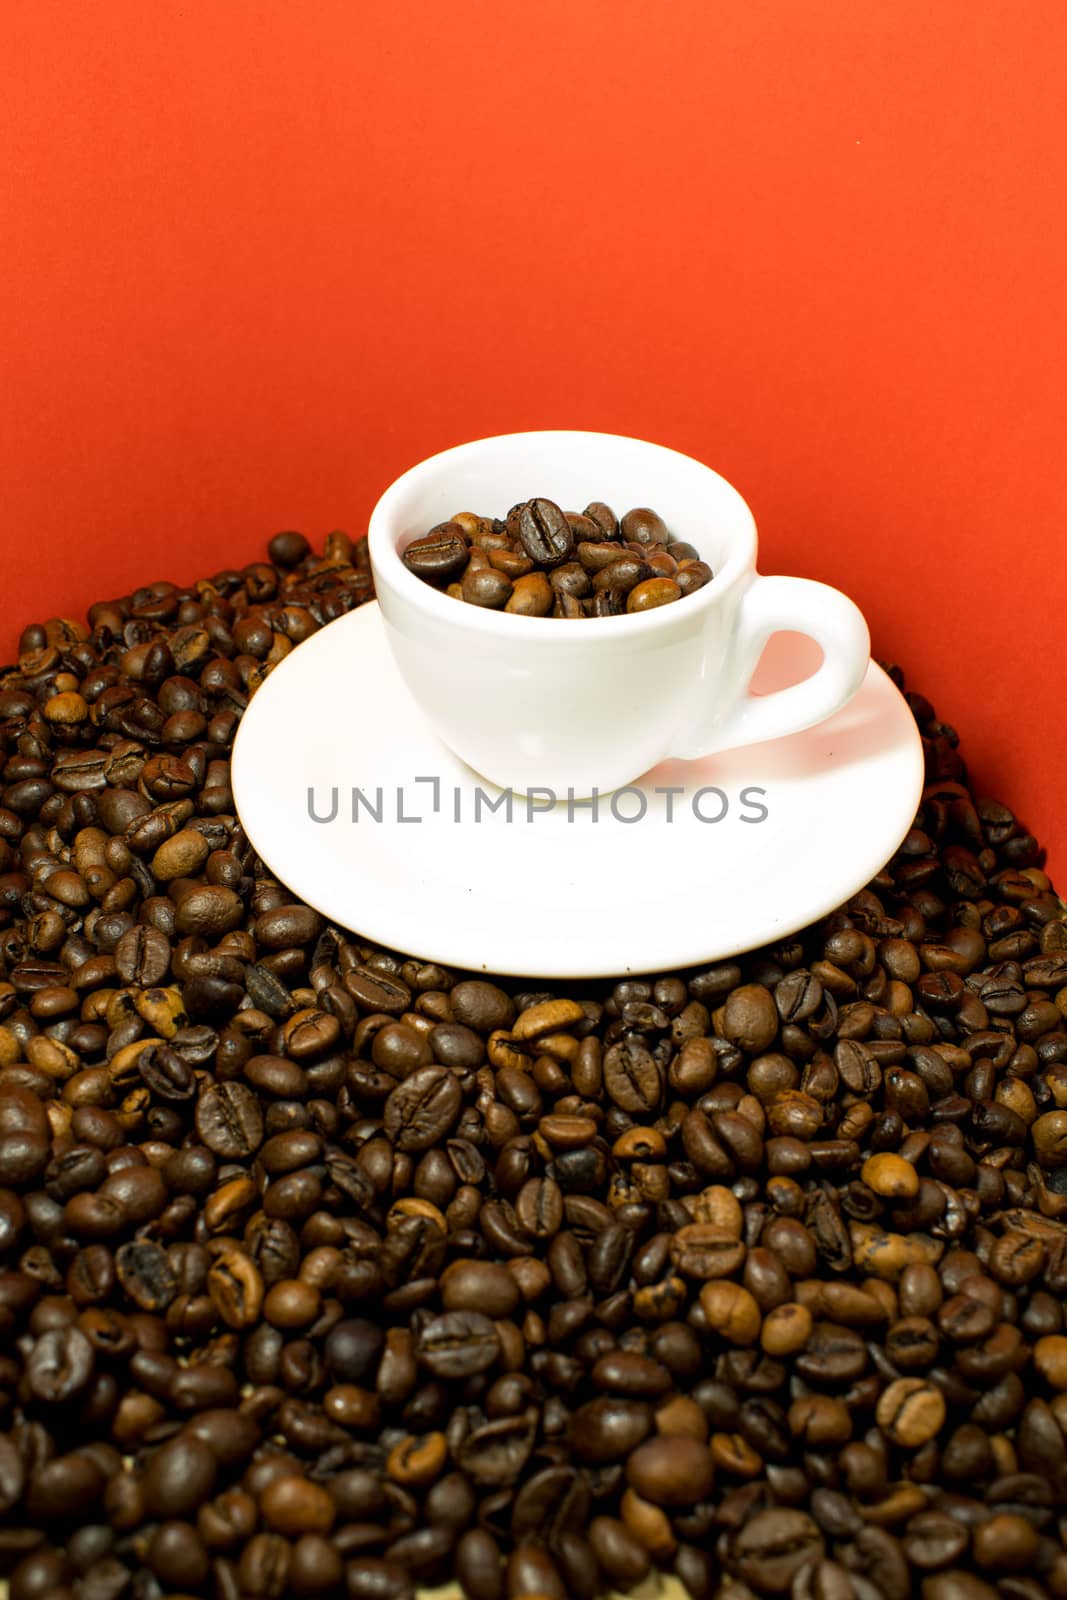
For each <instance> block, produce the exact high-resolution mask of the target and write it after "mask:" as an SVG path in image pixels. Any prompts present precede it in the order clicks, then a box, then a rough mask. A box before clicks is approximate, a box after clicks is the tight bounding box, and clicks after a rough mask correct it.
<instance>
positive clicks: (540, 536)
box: [403, 499, 712, 617]
mask: <svg viewBox="0 0 1067 1600" xmlns="http://www.w3.org/2000/svg"><path fill="white" fill-rule="evenodd" d="M403 561H404V564H405V566H406V567H408V568H409V570H410V571H412V572H414V573H415V574H416V576H417V577H419V578H424V579H425V580H426V582H427V583H432V584H434V585H435V586H436V587H437V588H442V587H443V588H444V589H445V592H446V593H447V594H450V595H452V597H453V598H454V599H456V600H466V601H467V603H468V604H469V605H473V606H485V607H487V608H488V609H489V610H491V611H510V612H511V613H512V615H514V616H520V617H618V616H622V615H624V614H625V613H627V612H635V611H651V610H653V609H654V608H655V607H656V606H665V605H670V604H671V603H672V601H675V600H684V598H685V596H686V595H687V594H693V593H695V591H696V590H697V589H702V588H703V587H704V585H705V584H706V583H709V582H710V581H711V578H712V571H711V568H710V567H709V566H708V564H707V562H706V561H701V559H700V557H699V555H698V553H697V551H696V549H695V547H694V546H693V545H691V544H686V543H684V542H682V541H681V540H677V539H672V538H671V535H670V531H669V529H668V528H667V525H666V523H665V522H664V521H663V518H662V517H660V516H658V515H657V513H656V512H655V511H651V510H649V509H648V507H647V506H638V507H635V508H634V510H633V511H627V512H626V514H625V516H624V517H623V518H622V520H621V521H620V520H619V519H618V518H617V517H616V515H615V513H614V511H612V509H611V507H610V506H606V505H605V504H604V503H603V501H600V500H595V501H593V503H592V504H591V505H588V506H586V508H585V510H584V511H581V512H579V511H561V510H560V508H559V506H557V505H556V504H555V502H554V501H552V500H544V499H534V500H524V501H522V502H521V503H520V504H519V505H516V506H512V508H511V510H510V511H509V512H508V514H507V517H506V518H504V519H503V520H500V519H493V518H490V517H479V516H476V515H475V514H474V513H473V512H472V511H458V512H457V513H456V515H455V516H454V517H452V518H451V519H450V520H449V521H448V522H439V523H438V524H437V526H436V527H435V528H431V529H430V531H429V533H428V534H426V535H425V536H424V537H423V538H421V539H416V540H414V541H413V542H412V543H411V544H409V545H408V546H407V548H406V549H405V550H404V552H403Z"/></svg>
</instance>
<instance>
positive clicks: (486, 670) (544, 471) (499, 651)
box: [369, 432, 869, 794]
mask: <svg viewBox="0 0 1067 1600" xmlns="http://www.w3.org/2000/svg"><path fill="white" fill-rule="evenodd" d="M531 495H546V496H547V497H548V498H550V499H553V500H555V501H557V502H558V503H559V504H560V505H562V506H563V507H564V508H565V509H567V510H576V509H581V507H582V506H584V505H586V504H587V503H588V502H589V501H590V500H593V499H598V500H606V501H608V503H609V504H611V505H612V506H613V507H614V509H615V510H616V512H617V513H618V514H620V515H621V514H622V512H624V511H625V510H627V509H629V508H630V507H631V506H636V505H650V506H653V507H654V508H655V509H656V510H657V511H658V512H659V513H660V515H661V516H662V517H663V518H664V520H665V521H666V523H667V526H668V527H669V528H670V530H671V532H672V534H673V535H674V537H675V538H676V539H682V540H686V541H688V542H689V543H690V544H692V545H694V546H695V547H696V549H697V550H698V551H699V552H700V554H701V556H702V557H703V559H704V560H705V561H707V562H708V563H709V565H710V566H711V568H712V571H713V572H714V574H715V576H714V579H713V581H712V582H711V583H709V584H708V585H707V586H706V587H705V588H703V589H700V590H698V591H697V593H696V594H694V595H689V596H687V597H686V598H685V599H684V600H680V601H676V602H675V603H674V604H672V605H667V606H661V607H659V608H658V609H657V610H654V611H646V612H643V613H639V614H635V615H629V616H622V617H601V618H589V619H585V620H579V621H564V620H562V619H559V618H551V617H519V616H512V615H509V614H505V613H503V612H497V611H489V610H484V609H482V608H480V607H478V606H473V605H467V604H464V603H463V602H461V601H457V600H455V599H452V598H451V597H450V596H448V595H446V594H443V593H441V592H439V591H438V590H437V589H435V588H433V587H432V586H431V585H430V584H428V583H426V582H424V581H423V580H422V579H421V578H418V577H416V576H415V575H414V573H412V572H410V571H409V570H408V569H407V568H406V567H405V566H404V563H403V561H402V560H401V553H402V551H403V550H404V548H405V547H406V546H407V545H408V544H409V543H410V542H411V541H412V540H413V539H416V538H419V537H420V536H421V535H423V534H425V533H427V532H429V530H430V529H431V528H432V527H433V526H434V525H435V524H436V523H438V522H441V521H443V520H445V519H446V518H447V517H448V516H450V515H452V514H454V513H456V512H457V511H461V510H469V511H476V512H480V513H482V514H484V515H503V514H504V513H505V512H506V511H507V509H508V507H509V506H511V505H513V504H515V503H516V502H517V501H519V500H521V499H523V498H528V497H530V496H531ZM369 538H370V555H371V562H372V565H373V568H374V577H375V587H376V591H377V595H378V600H379V603H380V605H381V608H382V614H383V616H384V618H385V622H386V629H387V634H388V638H389V643H390V646H391V648H392V651H393V654H394V655H395V657H396V661H397V665H398V666H399V668H400V671H401V674H402V676H403V678H404V680H405V682H406V683H407V685H408V688H409V689H410V690H411V692H412V694H413V696H414V697H415V699H416V700H417V701H418V703H419V705H420V706H421V707H422V709H423V711H424V712H425V713H426V716H427V717H428V718H429V720H430V722H431V723H432V725H433V727H434V729H435V730H436V732H437V733H438V734H439V735H440V737H441V738H442V739H443V740H444V741H445V743H446V744H447V745H448V746H449V747H450V748H451V749H452V750H454V751H455V752H456V754H457V755H459V756H460V757H461V758H462V759H463V760H464V761H466V762H467V763H468V764H469V765H470V766H472V767H473V768H474V769H475V771H476V772H479V773H481V774H483V775H484V776H485V777H487V778H489V779H490V780H491V781H492V782H494V783H497V784H500V785H501V786H503V787H510V788H512V789H515V790H519V791H523V790H526V789H528V788H530V787H533V786H539V785H548V786H550V787H552V788H555V789H560V790H563V789H566V788H568V787H573V788H574V789H575V790H576V792H578V793H582V794H587V793H589V792H590V791H591V790H592V789H593V788H599V789H601V790H609V789H613V788H615V787H616V786H617V785H619V784H624V783H628V782H629V781H630V780H631V779H632V778H634V777H635V776H637V775H638V774H639V773H642V772H646V771H647V770H648V769H649V768H650V767H652V766H654V765H655V764H656V763H657V762H658V761H662V760H664V759H665V758H667V757H670V756H682V757H687V758H690V757H697V756H703V755H708V754H711V753H712V752H714V751H717V750H724V749H731V748H736V747H738V746H740V745H747V744H753V743H757V742H762V741H764V740H767V739H773V738H778V737H780V736H782V735H784V734H789V733H793V732H795V731H797V730H798V729H801V728H806V727H810V726H812V725H813V724H815V723H817V722H820V721H822V720H824V719H825V718H826V717H828V716H830V715H832V713H833V712H834V711H836V710H838V709H839V707H841V706H842V705H844V704H845V703H846V701H847V700H848V699H849V698H850V697H851V696H852V695H853V694H854V693H855V692H856V690H857V689H858V688H859V686H860V684H861V683H862V682H863V678H864V674H865V672H866V670H867V660H868V651H869V641H868V635H867V627H866V624H865V622H864V620H863V617H862V615H861V613H860V612H859V611H858V610H857V608H856V607H855V606H854V605H853V603H852V602H851V601H850V600H848V599H847V598H846V597H845V596H844V595H842V594H840V593H839V592H838V590H836V589H832V588H829V587H828V586H827V585H826V584H821V583H813V582H810V581H809V580H807V579H801V578H785V577H771V578H765V577H761V576H760V575H759V574H758V573H757V572H756V525H755V523H754V521H753V518H752V513H751V511H750V510H749V508H748V506H747V505H746V504H745V502H744V500H743V499H742V498H741V496H740V495H739V494H738V492H737V490H736V489H734V488H733V487H732V486H731V485H730V484H729V483H727V482H726V480H725V479H724V478H722V477H720V476H719V474H718V473H717V472H713V471H712V470H711V468H710V467H706V466H704V465H703V464H702V463H701V462H699V461H695V460H693V459H692V458H691V457H690V456H684V455H681V454H679V453H678V451H676V450H668V449H665V448H664V447H663V446H661V445H656V444H649V443H647V442H645V441H644V440H640V439H627V438H623V437H620V436H618V435H616V434H607V433H580V432H545V433H517V434H504V435H501V436H499V437H497V438H492V439H479V440H475V441H474V442H472V443H470V444H465V445H460V446H458V447H457V448H456V449H453V450H446V451H444V452H443V453H442V454H440V455H436V456H431V457H430V458H429V459H428V460H426V461H423V462H420V463H419V465H418V466H416V467H413V468H412V469H411V470H410V471H409V472H406V473H404V474H403V476H402V477H400V478H398V479H397V480H396V482H395V483H393V484H392V485H391V486H390V488H389V489H387V490H386V492H385V494H384V495H383V496H382V498H381V499H380V500H379V502H378V504H377V506H376V507H375V508H374V511H373V513H372V515H371V520H370V534H369ZM779 629H792V630H795V631H797V632H802V633H806V634H809V635H810V636H811V637H812V638H814V639H815V640H816V641H817V643H818V644H819V645H820V646H821V648H822V651H823V661H822V663H821V665H820V667H819V668H818V670H817V671H816V672H815V673H814V674H813V675H812V676H811V677H810V678H809V679H808V680H807V681H806V682H804V683H802V684H797V685H794V686H792V687H790V688H788V689H785V690H783V691H782V692H781V693H780V694H777V695H773V696H767V697H765V698H763V699H762V700H760V699H758V698H756V697H754V696H752V695H750V694H749V693H748V687H749V682H750V679H751V677H752V672H753V670H754V668H755V665H756V663H757V661H758V660H759V657H760V654H761V652H762V650H763V647H764V645H765V644H766V642H767V640H768V638H769V637H770V636H771V634H773V633H774V632H775V631H777V630H779Z"/></svg>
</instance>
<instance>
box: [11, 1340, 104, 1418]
mask: <svg viewBox="0 0 1067 1600" xmlns="http://www.w3.org/2000/svg"><path fill="white" fill-rule="evenodd" d="M92 1370H93V1347H92V1345H91V1344H90V1343H89V1340H88V1339H87V1338H86V1337H85V1335H84V1333H82V1332H81V1331H80V1330H79V1329H78V1328H75V1327H71V1326H67V1327H58V1328H51V1329H49V1330H48V1332H46V1333H42V1334H41V1336H40V1338H39V1339H37V1340H35V1342H34V1345H33V1349H32V1351H31V1353H30V1356H29V1359H28V1361H27V1363H26V1382H27V1386H28V1388H29V1391H30V1393H31V1395H33V1397H34V1399H36V1400H39V1401H40V1402H41V1403H42V1404H43V1405H47V1406H55V1405H65V1404H66V1403H67V1402H68V1401H69V1400H71V1399H72V1398H73V1397H74V1396H75V1395H76V1394H78V1392H79V1391H80V1390H82V1389H84V1388H85V1386H86V1384H87V1383H88V1382H89V1378H90V1375H91V1374H92Z"/></svg>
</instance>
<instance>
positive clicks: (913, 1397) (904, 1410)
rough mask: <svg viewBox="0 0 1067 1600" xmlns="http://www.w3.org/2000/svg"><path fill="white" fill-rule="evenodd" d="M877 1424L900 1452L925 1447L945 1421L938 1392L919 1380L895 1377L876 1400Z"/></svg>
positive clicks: (942, 1402) (943, 1400)
mask: <svg viewBox="0 0 1067 1600" xmlns="http://www.w3.org/2000/svg"><path fill="white" fill-rule="evenodd" d="M876 1415H877V1418H878V1425H879V1427H880V1428H882V1430H883V1431H884V1432H885V1434H886V1437H887V1438H889V1439H891V1440H892V1441H893V1443H894V1444H899V1445H901V1446H902V1447H903V1448H904V1449H907V1450H914V1449H917V1448H918V1447H919V1445H923V1444H926V1442H927V1440H929V1439H932V1438H933V1437H934V1436H935V1434H936V1433H937V1432H938V1431H939V1429H940V1428H941V1426H942V1425H943V1423H944V1420H945V1399H944V1396H943V1395H942V1394H941V1392H940V1390H938V1389H935V1388H934V1387H933V1385H932V1384H929V1383H925V1382H924V1381H923V1380H922V1379H921V1378H898V1379H897V1380H896V1382H895V1383H891V1384H890V1385H889V1387H888V1388H887V1389H886V1390H885V1391H884V1392H883V1394H882V1395H881V1398H880V1399H879V1401H878V1408H877V1413H876Z"/></svg>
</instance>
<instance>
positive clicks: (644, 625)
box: [367, 428, 757, 649]
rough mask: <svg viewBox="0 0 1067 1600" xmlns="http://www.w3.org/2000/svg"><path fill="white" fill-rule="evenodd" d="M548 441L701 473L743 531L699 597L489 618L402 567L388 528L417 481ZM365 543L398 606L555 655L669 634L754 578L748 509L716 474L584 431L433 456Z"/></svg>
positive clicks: (551, 432) (691, 461)
mask: <svg viewBox="0 0 1067 1600" xmlns="http://www.w3.org/2000/svg"><path fill="white" fill-rule="evenodd" d="M553 440H558V441H564V440H566V441H568V443H574V442H578V441H583V440H584V441H589V442H592V441H596V442H597V443H601V444H602V443H604V442H605V441H609V440H610V441H611V443H612V444H616V445H632V446H635V447H636V448H638V449H640V450H642V451H647V452H649V453H653V454H655V455H658V456H661V457H665V458H668V459H669V460H671V461H674V462H676V463H684V464H685V466H686V467H687V468H689V469H692V468H694V467H695V468H698V469H699V470H700V472H701V473H703V474H706V476H707V478H708V479H709V480H710V485H711V487H713V488H714V491H715V493H716V494H717V495H719V496H725V497H726V498H727V499H728V500H729V501H731V502H732V509H733V512H734V515H735V517H737V518H738V520H739V523H740V525H741V527H742V528H743V537H742V535H741V534H739V533H736V532H732V533H731V535H730V543H729V549H728V554H727V557H726V560H725V561H723V562H722V563H720V565H719V567H718V569H717V570H716V572H715V575H714V577H713V578H712V579H711V581H710V583H707V584H705V585H704V587H703V588H702V589H698V590H696V591H695V593H693V594H691V595H686V596H684V598H683V599H682V600H681V601H679V602H676V604H674V605H667V606H656V607H654V608H653V609H652V610H650V611H640V612H626V613H624V614H623V615H622V616H618V617H578V618H567V617H523V616H516V615H515V614H514V613H511V612H503V611H495V610H492V609H490V608H488V607H485V606H473V605H462V604H457V603H456V601H455V599H453V597H452V596H451V595H448V594H446V593H445V592H444V591H443V590H441V589H437V588H435V587H434V585H433V584H430V583H427V582H426V581H425V579H423V578H420V577H418V576H417V575H416V574H415V573H414V572H411V571H410V570H409V568H407V567H406V566H405V565H404V562H403V561H402V559H401V555H400V550H399V548H398V545H397V540H398V538H399V532H398V530H397V527H396V521H397V508H398V506H399V504H400V503H401V502H402V501H403V500H404V499H406V497H407V496H408V495H409V494H411V493H413V492H415V491H417V490H418V489H419V488H421V486H422V482H423V480H424V479H426V478H431V477H433V476H435V475H436V473H438V472H439V471H440V470H441V469H442V467H444V466H447V465H455V467H456V468H457V469H459V468H461V467H462V465H463V463H464V461H470V460H472V459H476V458H477V457H478V456H480V455H484V454H485V453H495V452H499V453H500V454H502V455H503V454H506V451H507V449H508V448H513V447H515V446H516V445H523V444H531V445H532V444H534V443H535V442H536V444H537V445H538V446H539V447H540V448H542V449H543V448H544V447H545V446H550V444H551V441H553ZM426 531H427V532H428V531H429V530H428V529H427V530H426ZM367 543H368V547H369V552H370V558H371V566H372V568H373V570H374V576H375V582H376V583H384V584H386V585H388V586H389V587H390V588H391V589H392V591H393V592H394V593H395V594H396V596H397V598H398V599H402V600H403V601H404V602H405V603H406V604H407V605H409V606H411V607H413V608H414V609H415V610H417V611H421V612H422V613H424V614H425V615H426V616H427V617H429V618H433V619H436V620H438V621H439V622H443V623H451V624H452V625H453V626H458V627H461V628H464V629H466V630H468V631H469V632H471V633H475V634H480V635H482V636H488V637H496V638H500V639H506V640H511V641H512V643H516V642H518V640H520V639H526V640H531V641H532V640H536V639H540V640H541V641H542V645H543V646H544V647H550V648H552V649H557V648H558V647H559V644H560V642H561V640H566V641H568V642H569V643H571V644H577V643H579V642H580V641H584V640H587V639H600V640H601V642H602V643H604V642H606V641H607V640H608V638H614V639H615V641H616V642H619V641H620V639H621V638H622V637H625V636H632V637H637V636H639V635H641V634H645V633H652V632H658V631H660V630H663V629H667V628H670V627H671V625H672V623H673V624H674V625H675V626H677V625H678V624H680V623H682V622H683V620H684V619H683V617H681V616H679V615H678V614H677V613H678V611H679V609H680V608H681V609H683V610H684V614H685V619H690V620H695V619H696V616H697V614H698V613H700V614H703V613H704V612H706V611H708V610H709V609H710V608H711V607H712V606H713V605H715V604H716V603H717V602H718V601H719V599H720V598H721V597H722V596H723V595H724V594H725V593H726V592H727V591H728V590H729V589H731V588H732V587H733V586H734V585H735V584H736V583H737V582H738V581H739V579H741V578H742V577H743V576H744V575H745V574H746V573H750V572H754V570H755V566H756V550H757V531H756V521H755V517H754V516H753V513H752V509H751V507H750V506H749V505H748V503H747V501H746V500H745V499H744V497H743V496H742V495H741V493H740V491H739V490H737V489H735V488H734V486H733V484H732V483H730V482H729V480H728V479H726V478H724V477H723V476H722V474H721V473H718V472H716V471H715V469H714V468H713V467H709V466H708V465H707V464H706V463H705V462H703V461H699V460H697V458H696V457H695V456H689V455H686V454H684V452H682V451H680V450H674V449H671V447H670V446H668V445H661V444H656V443H654V442H653V441H652V440H649V439H637V438H633V437H631V436H629V435H627V434H618V433H602V432H591V431H589V430H587V429H563V428H546V429H537V430H532V431H527V432H523V433H499V434H491V435H489V436H488V437H486V438H484V439H471V440H468V441H467V442H466V443H465V444H459V445H453V446H452V447H451V448H450V449H448V450H440V451H438V452H436V454H434V455H432V456H427V457H426V458H425V459H424V460H422V461H419V462H417V463H416V464H415V465H414V466H413V467H409V468H408V469H407V471H406V472H403V473H401V475H400V476H399V477H398V478H395V479H394V480H393V482H392V483H391V484H390V485H389V487H388V488H387V489H386V490H385V492H384V494H382V495H381V497H380V498H379V500H378V502H377V504H376V505H375V507H374V510H373V511H372V512H371V516H370V522H369V524H368V532H367ZM672 613H674V615H673V616H672ZM561 630H562V632H561Z"/></svg>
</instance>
